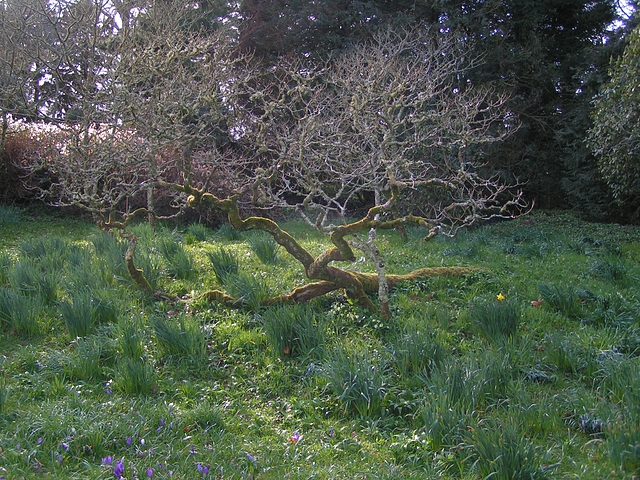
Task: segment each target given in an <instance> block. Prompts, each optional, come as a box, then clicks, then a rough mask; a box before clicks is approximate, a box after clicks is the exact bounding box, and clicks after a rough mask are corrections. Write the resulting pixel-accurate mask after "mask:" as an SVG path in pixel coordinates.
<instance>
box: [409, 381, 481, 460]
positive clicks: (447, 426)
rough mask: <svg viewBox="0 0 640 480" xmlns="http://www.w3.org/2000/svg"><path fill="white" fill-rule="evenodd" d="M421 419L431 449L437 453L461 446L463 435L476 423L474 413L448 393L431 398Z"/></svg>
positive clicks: (421, 412) (422, 410) (423, 408)
mask: <svg viewBox="0 0 640 480" xmlns="http://www.w3.org/2000/svg"><path fill="white" fill-rule="evenodd" d="M420 419H421V420H422V424H423V425H424V432H425V436H426V439H427V441H428V443H429V447H430V448H431V450H433V451H435V452H437V451H439V450H440V449H442V447H452V446H454V445H458V444H460V443H461V442H462V435H463V433H464V432H465V431H466V430H467V428H468V427H469V426H470V425H471V424H472V423H473V422H474V420H473V416H472V412H471V411H470V410H468V409H467V408H466V407H464V406H463V405H460V404H459V403H458V402H457V401H456V399H455V398H452V397H451V396H450V395H449V394H448V393H447V392H444V393H443V394H437V395H431V396H429V398H428V400H427V401H426V402H425V403H424V405H423V406H422V409H421V410H420Z"/></svg>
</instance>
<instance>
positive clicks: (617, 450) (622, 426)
mask: <svg viewBox="0 0 640 480" xmlns="http://www.w3.org/2000/svg"><path fill="white" fill-rule="evenodd" d="M602 363H603V365H602V372H601V376H602V377H603V379H602V391H603V393H606V394H607V395H608V397H610V398H611V399H612V401H614V402H616V404H617V405H618V408H617V411H616V412H615V413H614V414H613V415H612V418H611V420H610V422H609V424H608V425H607V428H606V445H607V449H608V453H609V458H610V459H611V460H612V461H613V462H614V463H615V464H617V465H619V466H620V468H621V469H622V470H623V471H625V472H627V473H629V474H638V473H640V363H638V361H637V358H627V357H626V356H615V357H613V358H607V359H606V360H604V361H603V362H602Z"/></svg>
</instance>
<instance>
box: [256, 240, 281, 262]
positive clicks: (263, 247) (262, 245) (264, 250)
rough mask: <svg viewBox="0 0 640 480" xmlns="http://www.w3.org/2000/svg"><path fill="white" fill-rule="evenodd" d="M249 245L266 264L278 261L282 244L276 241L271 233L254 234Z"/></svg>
mask: <svg viewBox="0 0 640 480" xmlns="http://www.w3.org/2000/svg"><path fill="white" fill-rule="evenodd" d="M249 247H250V248H251V250H252V251H253V253H255V254H256V257H258V259H259V260H260V261H261V262H262V263H264V264H265V265H274V264H276V263H278V251H279V250H280V245H278V244H277V243H276V241H275V240H274V239H273V237H272V236H271V235H253V236H252V237H250V238H249Z"/></svg>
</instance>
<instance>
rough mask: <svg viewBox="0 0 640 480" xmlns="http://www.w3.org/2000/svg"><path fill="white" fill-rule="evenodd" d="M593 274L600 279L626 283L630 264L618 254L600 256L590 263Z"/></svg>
mask: <svg viewBox="0 0 640 480" xmlns="http://www.w3.org/2000/svg"><path fill="white" fill-rule="evenodd" d="M589 271H590V273H591V275H593V276H594V277H596V278H599V279H600V280H603V281H607V282H611V283H615V284H623V285H624V284H625V283H626V282H627V280H628V277H629V266H628V264H627V263H626V262H625V260H624V259H622V258H620V257H616V256H608V257H606V258H598V259H596V260H594V261H593V262H592V263H591V264H590V265H589Z"/></svg>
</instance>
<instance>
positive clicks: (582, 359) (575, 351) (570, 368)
mask: <svg viewBox="0 0 640 480" xmlns="http://www.w3.org/2000/svg"><path fill="white" fill-rule="evenodd" d="M544 351H545V353H546V355H547V361H548V362H549V363H551V364H552V365H554V366H555V367H556V368H557V369H558V370H559V371H561V372H565V373H572V374H578V373H580V372H583V371H585V370H587V368H588V367H590V366H591V365H590V363H593V362H594V361H595V359H593V360H591V362H590V358H589V355H588V352H587V351H586V350H585V348H584V347H583V346H582V345H580V344H579V343H578V342H576V341H575V340H573V339H570V338H567V337H565V336H564V335H561V334H559V333H552V334H551V335H547V336H546V337H545V342H544Z"/></svg>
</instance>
